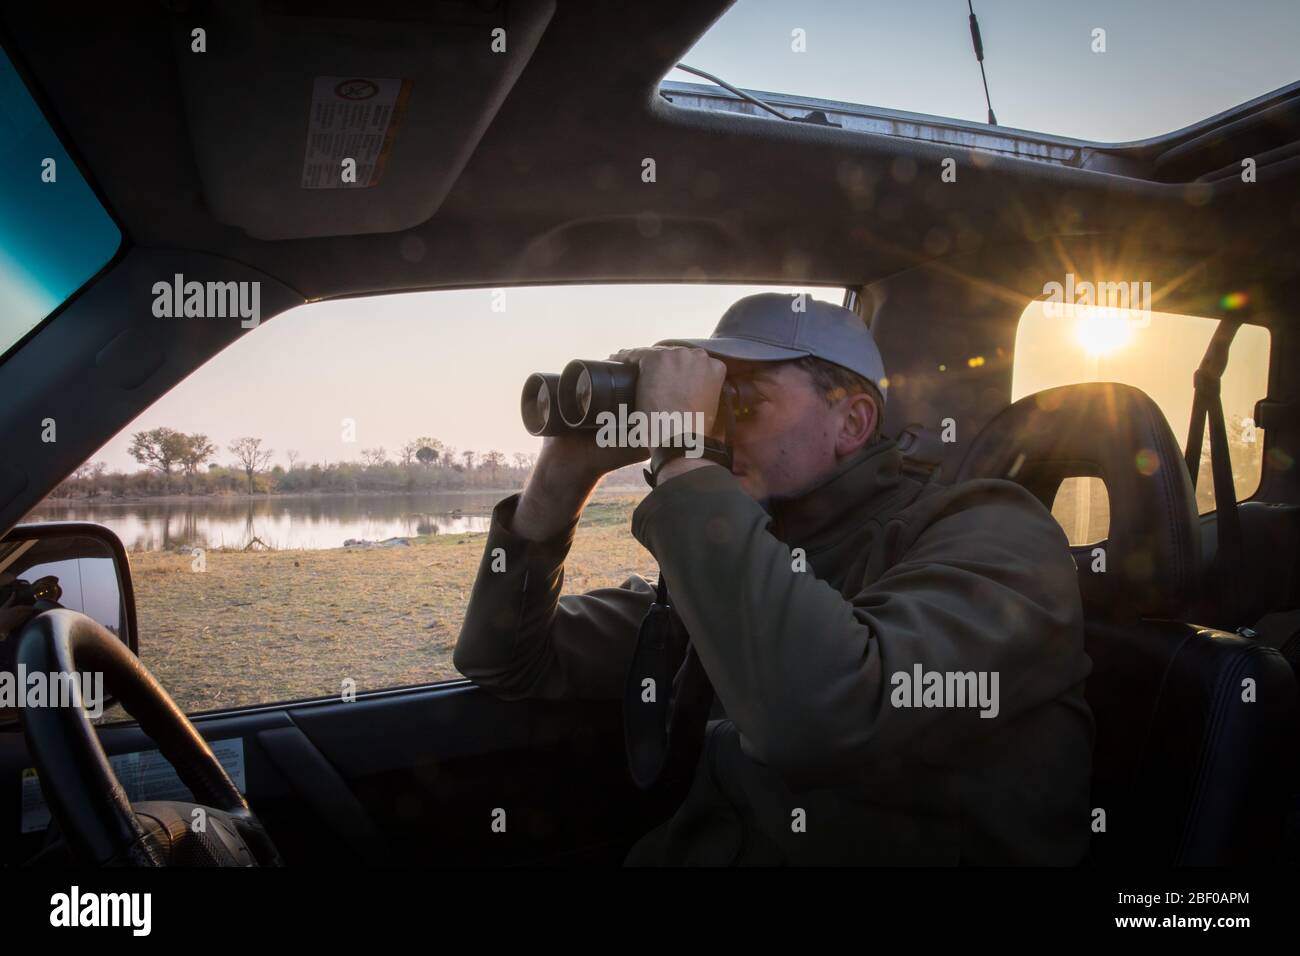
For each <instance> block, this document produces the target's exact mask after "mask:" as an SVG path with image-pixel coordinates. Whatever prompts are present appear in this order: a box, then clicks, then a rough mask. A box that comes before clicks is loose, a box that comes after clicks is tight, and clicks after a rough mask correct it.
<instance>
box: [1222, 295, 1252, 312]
mask: <svg viewBox="0 0 1300 956" xmlns="http://www.w3.org/2000/svg"><path fill="white" fill-rule="evenodd" d="M1249 302H1250V296H1248V295H1246V293H1244V292H1229V293H1227V294H1226V295H1225V296H1223V298H1221V299H1219V307H1220V308H1222V309H1224V310H1226V311H1228V312H1236V311H1237V310H1238V309H1244V308H1245V307H1246V304H1247V303H1249Z"/></svg>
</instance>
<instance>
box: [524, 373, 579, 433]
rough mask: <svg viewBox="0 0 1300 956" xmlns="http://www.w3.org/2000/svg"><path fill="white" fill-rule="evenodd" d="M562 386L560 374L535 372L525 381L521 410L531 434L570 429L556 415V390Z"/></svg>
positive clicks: (560, 431)
mask: <svg viewBox="0 0 1300 956" xmlns="http://www.w3.org/2000/svg"><path fill="white" fill-rule="evenodd" d="M559 386H560V376H558V375H551V374H548V373H544V372H534V373H533V374H532V375H530V376H528V379H527V381H525V382H524V392H523V395H522V396H521V397H520V399H519V411H520V413H521V415H522V416H523V419H524V428H526V429H528V433H529V434H530V435H559V434H563V433H564V432H566V431H568V430H569V429H568V428H567V427H565V424H564V422H563V421H562V420H561V419H560V417H559V416H558V415H555V414H554V412H555V407H556V402H555V399H554V395H555V390H556V389H557V388H559Z"/></svg>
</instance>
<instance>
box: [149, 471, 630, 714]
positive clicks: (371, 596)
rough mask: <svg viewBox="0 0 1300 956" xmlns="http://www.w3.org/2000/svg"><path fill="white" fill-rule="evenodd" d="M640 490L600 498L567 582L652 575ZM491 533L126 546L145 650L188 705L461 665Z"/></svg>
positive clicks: (571, 586)
mask: <svg viewBox="0 0 1300 956" xmlns="http://www.w3.org/2000/svg"><path fill="white" fill-rule="evenodd" d="M638 500H639V499H638V497H634V496H628V497H626V498H607V499H605V500H602V501H597V502H593V503H592V504H591V506H590V507H589V508H588V509H587V513H586V514H585V515H584V517H583V521H582V523H581V524H580V525H579V527H578V532H577V538H576V540H575V542H574V547H573V551H572V552H571V553H570V556H569V560H568V561H567V562H566V564H565V587H564V590H565V593H566V594H573V593H580V592H582V591H587V590H591V589H592V588H597V587H609V586H617V585H619V584H621V583H622V582H623V581H624V580H625V579H626V578H627V577H628V575H630V574H641V575H642V576H644V577H646V578H647V579H650V580H653V577H654V574H655V563H654V559H653V558H652V557H651V556H650V554H649V553H648V552H647V551H645V549H643V548H642V547H641V546H640V545H639V544H638V543H637V542H636V540H635V539H634V538H633V537H632V534H631V531H630V530H629V529H630V522H631V513H632V510H633V509H634V508H635V506H636V503H637V501H638ZM485 538H486V535H485V534H461V535H434V536H430V537H421V538H413V539H411V542H412V543H411V545H410V546H409V547H392V548H334V549H329V550H316V551H302V550H287V551H272V552H239V551H209V552H208V553H207V555H206V561H207V570H206V571H204V572H202V573H199V572H195V571H193V570H192V569H191V563H192V560H193V559H192V558H191V557H190V555H189V554H178V553H168V552H147V553H139V554H133V555H132V556H131V569H132V577H133V579H134V582H135V590H136V606H137V609H138V613H139V624H140V657H141V659H142V660H143V661H144V663H145V665H146V666H147V667H148V668H149V669H150V670H151V671H152V672H153V674H154V676H155V677H157V678H158V680H159V681H160V682H161V683H162V685H163V686H164V687H165V688H167V690H168V691H169V692H170V693H171V695H172V697H173V698H175V699H176V701H177V703H179V704H180V706H181V707H182V708H184V709H185V710H187V711H196V710H211V709H213V708H218V707H232V706H239V705H243V704H255V703H270V702H273V701H282V700H290V699H295V698H302V697H314V696H321V695H338V694H339V693H340V692H341V688H342V682H343V680H344V679H345V678H349V677H350V678H352V679H353V680H355V681H356V685H357V688H358V690H368V689H375V688H380V687H394V686H400V685H403V684H415V683H422V682H426V681H434V680H447V679H449V678H453V677H457V676H459V675H458V674H457V673H456V671H455V669H454V668H453V667H452V665H451V652H452V648H453V647H454V646H455V643H456V637H457V634H458V633H459V631H460V625H461V621H462V620H463V617H464V611H465V604H466V602H468V600H469V595H470V591H471V589H472V588H473V584H474V575H475V573H476V571H477V570H478V564H479V561H480V559H481V557H482V555H483V546H484V540H485Z"/></svg>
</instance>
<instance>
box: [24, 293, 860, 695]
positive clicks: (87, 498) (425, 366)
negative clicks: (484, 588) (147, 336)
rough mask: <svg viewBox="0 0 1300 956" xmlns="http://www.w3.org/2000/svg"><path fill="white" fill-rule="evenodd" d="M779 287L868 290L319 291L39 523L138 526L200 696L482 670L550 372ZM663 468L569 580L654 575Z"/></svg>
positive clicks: (151, 649)
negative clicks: (479, 583) (647, 531)
mask: <svg viewBox="0 0 1300 956" xmlns="http://www.w3.org/2000/svg"><path fill="white" fill-rule="evenodd" d="M760 291H785V292H796V293H797V292H805V293H806V294H807V295H809V296H810V297H813V298H822V299H826V300H828V301H832V302H835V303H837V304H838V303H839V302H841V301H842V300H843V295H844V291H843V289H808V290H799V289H771V288H753V287H741V286H706V285H689V286H680V285H679V286H629V285H621V286H551V287H536V288H511V289H503V290H500V289H499V290H489V289H484V290H475V291H456V292H435V293H421V294H414V295H394V296H382V297H375V298H363V299H347V300H340V301H336V302H321V303H314V304H309V305H305V306H301V307H299V308H297V309H294V310H292V311H290V312H287V313H285V314H284V315H281V316H278V317H276V318H275V319H274V320H273V321H270V322H264V323H262V325H261V326H259V327H258V328H257V329H256V330H255V331H253V332H251V333H250V334H248V335H245V336H243V337H241V338H240V339H238V340H237V341H236V342H235V343H233V344H232V345H231V346H230V347H229V348H228V349H226V350H225V351H224V352H223V353H221V354H220V355H218V356H216V357H215V358H214V359H212V360H211V361H210V362H208V363H207V364H206V365H205V366H203V367H202V368H200V369H199V370H197V371H196V372H195V373H194V374H193V375H191V376H190V377H189V378H188V379H187V380H186V381H184V382H182V383H181V384H180V385H179V386H177V387H176V388H175V389H174V390H173V391H172V392H170V393H169V394H168V395H166V396H165V397H164V398H162V399H161V400H160V401H158V402H157V403H156V404H155V405H154V406H153V407H151V408H150V409H149V410H148V411H146V412H145V413H144V414H142V415H140V416H139V417H138V418H137V419H136V420H135V421H133V422H132V423H131V424H130V425H129V426H127V427H126V428H125V429H123V431H122V432H121V433H120V434H118V435H117V436H115V437H114V438H113V439H112V440H111V441H109V442H108V443H107V444H106V445H105V446H104V447H103V448H102V449H101V450H100V451H99V452H98V453H97V454H96V455H95V456H94V457H92V458H91V459H90V461H88V462H87V463H86V464H85V465H83V466H82V467H81V468H80V469H78V471H77V472H76V473H75V474H74V475H72V476H71V477H70V478H68V479H67V480H66V481H64V482H63V483H62V484H61V485H60V486H59V487H58V488H57V489H56V490H55V492H54V494H53V495H51V497H49V498H48V499H46V501H45V502H43V503H42V504H41V505H40V506H39V507H38V508H37V509H36V510H35V511H34V512H33V513H32V514H31V515H30V516H29V518H28V520H64V519H77V520H89V521H96V522H100V523H102V524H105V525H107V526H108V527H110V528H112V529H113V530H114V531H115V532H117V534H118V535H119V536H120V537H121V538H122V540H123V543H124V544H125V545H126V548H127V550H128V551H129V552H130V558H131V570H132V577H133V582H134V587H135V595H136V604H137V609H138V622H139V628H138V629H139V646H140V657H141V659H142V660H143V662H144V663H145V665H146V666H147V667H148V668H149V670H150V671H151V672H152V673H153V674H154V676H155V677H157V678H158V680H159V681H160V682H161V683H162V685H163V686H164V687H166V688H167V689H168V691H169V692H170V693H171V695H172V696H173V697H174V698H175V699H176V701H177V702H178V704H180V706H181V707H182V708H184V709H185V710H187V711H189V712H197V711H207V710H214V709H223V708H227V707H235V706H242V705H249V704H264V703H273V702H282V701H289V700H296V699H303V698H310V697H327V696H339V695H342V694H345V693H347V692H348V691H349V690H356V691H365V690H375V689H381V688H387V687H395V686H402V685H411V684H419V683H428V682H431V681H440V680H448V679H453V678H458V677H459V674H457V672H456V671H455V669H454V668H453V666H452V662H451V653H452V649H453V647H454V646H455V642H456V638H457V635H458V633H459V630H460V624H461V620H462V615H463V613H464V609H465V605H466V603H467V601H468V600H469V594H470V590H471V588H472V586H473V582H474V577H475V574H476V572H477V570H478V565H479V561H480V559H481V557H482V549H483V537H484V535H485V533H486V530H487V528H488V525H489V515H490V512H491V509H492V507H493V505H494V504H495V503H496V502H497V501H498V500H500V499H501V498H503V497H505V496H506V495H508V494H511V493H513V492H515V491H517V490H519V489H520V488H521V487H522V486H523V483H524V481H525V479H526V478H527V475H528V472H529V469H530V467H531V465H532V462H533V459H534V458H535V456H536V453H537V451H538V450H539V449H540V447H541V439H540V438H534V437H533V436H531V435H529V434H528V433H527V431H526V430H525V429H524V427H523V425H522V423H521V418H520V394H521V391H522V388H523V385H524V381H525V379H526V378H527V377H528V375H529V374H531V373H532V372H537V371H555V372H558V371H559V370H560V369H561V368H562V367H563V366H564V364H565V363H566V362H568V361H569V360H570V359H574V358H596V359H604V358H606V357H607V356H608V355H609V354H611V353H612V352H614V351H616V350H617V349H620V348H626V347H633V346H638V345H650V344H653V343H655V342H657V341H660V340H662V339H666V338H678V337H704V336H707V335H708V334H709V333H710V332H711V331H712V330H713V327H714V325H715V324H716V323H717V320H718V318H719V317H720V316H721V315H722V313H723V311H725V309H726V308H727V307H728V306H729V305H730V304H731V303H732V302H734V301H735V300H736V299H738V298H740V297H741V296H744V295H749V294H751V293H753V292H760ZM641 468H642V466H633V467H630V468H627V469H623V470H621V471H620V472H617V473H615V474H613V475H611V476H609V478H608V479H607V480H606V481H605V483H604V484H603V485H602V487H601V488H600V489H599V490H598V491H597V494H596V496H595V498H594V499H593V502H592V504H591V505H590V506H589V507H588V509H587V512H586V514H585V516H584V519H583V522H582V524H581V526H580V527H579V529H578V533H577V540H576V543H575V547H574V549H573V552H572V553H571V556H570V560H569V562H568V563H567V565H566V574H565V590H566V592H568V593H576V592H582V591H586V590H590V589H592V588H596V587H602V586H617V585H619V584H621V583H622V582H623V581H624V580H626V578H627V577H628V576H629V575H630V574H634V573H639V574H641V575H643V576H645V577H646V578H648V579H651V580H653V577H654V574H655V562H654V559H653V558H652V557H651V555H650V554H649V553H648V552H646V551H645V550H644V549H643V548H642V547H641V546H640V544H638V543H637V541H636V540H635V539H634V538H633V537H632V535H631V532H630V530H629V524H630V515H631V512H632V509H633V508H634V507H635V506H636V504H637V503H638V502H639V501H640V499H641V498H642V497H644V495H645V494H646V493H647V492H648V488H647V487H646V485H645V482H644V479H643V478H642V477H641Z"/></svg>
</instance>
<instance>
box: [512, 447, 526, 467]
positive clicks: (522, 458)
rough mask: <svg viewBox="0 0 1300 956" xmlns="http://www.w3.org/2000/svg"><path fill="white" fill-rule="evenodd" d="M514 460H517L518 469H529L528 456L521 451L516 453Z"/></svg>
mask: <svg viewBox="0 0 1300 956" xmlns="http://www.w3.org/2000/svg"><path fill="white" fill-rule="evenodd" d="M514 459H515V467H516V468H518V469H519V470H520V471H523V470H524V469H525V468H527V467H528V456H527V455H525V454H524V453H523V452H521V451H517V452H515V453H514Z"/></svg>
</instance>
